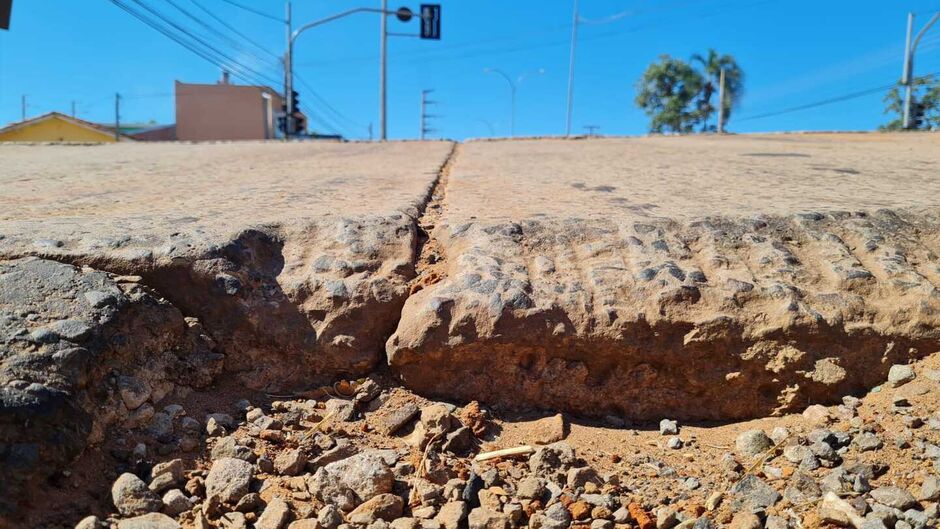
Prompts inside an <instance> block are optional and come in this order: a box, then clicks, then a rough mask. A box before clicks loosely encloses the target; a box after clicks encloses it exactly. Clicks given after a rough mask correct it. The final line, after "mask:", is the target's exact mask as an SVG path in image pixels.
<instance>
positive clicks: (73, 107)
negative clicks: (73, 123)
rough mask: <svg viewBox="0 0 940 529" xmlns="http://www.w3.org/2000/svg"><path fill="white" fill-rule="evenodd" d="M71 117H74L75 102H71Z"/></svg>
mask: <svg viewBox="0 0 940 529" xmlns="http://www.w3.org/2000/svg"><path fill="white" fill-rule="evenodd" d="M72 117H73V118H74V117H75V100H74V99H73V100H72Z"/></svg>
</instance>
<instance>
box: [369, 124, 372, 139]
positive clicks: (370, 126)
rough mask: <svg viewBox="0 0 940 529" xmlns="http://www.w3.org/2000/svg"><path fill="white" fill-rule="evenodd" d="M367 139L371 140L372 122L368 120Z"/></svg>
mask: <svg viewBox="0 0 940 529" xmlns="http://www.w3.org/2000/svg"><path fill="white" fill-rule="evenodd" d="M369 141H372V122H371V121H370V122H369Z"/></svg>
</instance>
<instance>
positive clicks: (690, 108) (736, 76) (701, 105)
mask: <svg viewBox="0 0 940 529" xmlns="http://www.w3.org/2000/svg"><path fill="white" fill-rule="evenodd" d="M691 62H692V63H695V64H698V65H699V66H700V69H696V68H695V67H693V66H692V64H690V63H688V62H686V61H683V60H682V59H676V58H673V57H670V56H668V55H663V56H661V57H660V58H659V61H658V62H654V63H653V64H650V65H649V67H647V69H646V71H645V72H644V73H643V77H641V78H640V80H639V81H638V82H637V87H636V88H637V96H636V104H637V106H639V107H640V108H641V109H643V111H644V112H645V113H646V115H647V116H649V118H650V132H655V133H663V132H680V133H688V132H693V131H695V129H696V128H698V129H700V130H702V131H708V130H714V129H715V127H714V126H713V125H709V121H710V118H711V117H712V115H713V114H715V112H716V111H717V110H718V109H717V108H716V106H717V103H715V102H713V99H717V93H718V90H719V79H720V76H721V70H722V69H724V70H725V100H724V102H723V103H724V104H723V105H722V107H723V108H722V110H721V111H722V112H723V113H724V119H725V123H727V121H728V120H729V119H730V117H731V110H732V109H733V108H734V107H735V106H737V103H738V102H739V101H740V99H741V96H742V94H743V93H744V72H743V71H742V70H741V68H740V67H739V66H738V64H737V62H736V61H735V60H734V57H732V56H730V55H719V54H718V53H717V52H716V51H715V50H708V53H707V54H706V55H705V56H702V55H698V54H696V55H694V56H693V57H692V61H691Z"/></svg>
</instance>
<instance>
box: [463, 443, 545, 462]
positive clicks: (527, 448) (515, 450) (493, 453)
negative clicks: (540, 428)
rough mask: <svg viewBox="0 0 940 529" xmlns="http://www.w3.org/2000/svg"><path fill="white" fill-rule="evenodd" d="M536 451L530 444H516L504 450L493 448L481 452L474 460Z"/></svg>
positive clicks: (522, 454)
mask: <svg viewBox="0 0 940 529" xmlns="http://www.w3.org/2000/svg"><path fill="white" fill-rule="evenodd" d="M533 453H535V449H534V448H532V447H531V446H529V445H522V446H516V447H513V448H504V449H502V450H493V451H490V452H481V453H479V454H477V456H476V457H475V458H473V460H474V461H477V462H480V461H487V460H489V459H496V458H497V457H508V456H524V455H529V454H533Z"/></svg>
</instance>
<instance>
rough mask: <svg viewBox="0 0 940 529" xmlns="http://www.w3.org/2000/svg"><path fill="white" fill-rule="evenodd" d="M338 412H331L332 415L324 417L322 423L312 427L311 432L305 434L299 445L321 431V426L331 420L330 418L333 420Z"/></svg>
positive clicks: (328, 414)
mask: <svg viewBox="0 0 940 529" xmlns="http://www.w3.org/2000/svg"><path fill="white" fill-rule="evenodd" d="M336 411H337V410H333V411H331V412H330V413H327V414H326V416H324V417H323V418H322V419H320V422H318V423H316V424H314V425H313V426H312V427H310V431H309V432H306V433H304V435H303V436H302V437H301V438H300V441H298V442H297V444H301V443H303V442H304V441H306V440H307V439H308V438H309V437H310V436H311V435H312V434H313V433H314V432H316V431H317V430H319V429H320V427H321V426H323V423H325V422H326V421H328V420H330V418H332V417H333V415H336Z"/></svg>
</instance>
